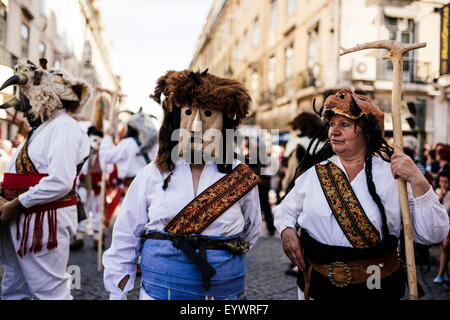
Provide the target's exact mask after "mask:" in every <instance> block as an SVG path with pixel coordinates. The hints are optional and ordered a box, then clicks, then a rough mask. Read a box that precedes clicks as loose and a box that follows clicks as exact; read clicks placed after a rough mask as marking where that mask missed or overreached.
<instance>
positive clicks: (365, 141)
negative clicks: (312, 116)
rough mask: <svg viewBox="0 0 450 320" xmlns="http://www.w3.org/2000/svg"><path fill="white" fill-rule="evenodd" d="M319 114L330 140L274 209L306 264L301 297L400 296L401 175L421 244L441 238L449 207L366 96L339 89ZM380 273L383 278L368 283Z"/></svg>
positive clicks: (299, 261)
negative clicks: (391, 141)
mask: <svg viewBox="0 0 450 320" xmlns="http://www.w3.org/2000/svg"><path fill="white" fill-rule="evenodd" d="M320 114H321V116H322V117H323V119H324V121H325V123H326V126H325V127H324V130H327V131H328V142H327V143H326V144H325V146H324V147H323V148H322V149H320V150H319V151H318V152H317V153H315V163H314V166H313V167H311V168H309V169H307V168H306V166H309V165H311V163H309V164H305V163H302V164H301V165H300V168H299V172H303V173H302V174H301V175H300V176H299V177H298V178H297V179H296V180H295V186H294V187H293V188H292V189H291V191H290V192H289V194H288V195H287V196H286V198H285V199H284V200H283V201H282V202H281V204H280V205H279V206H278V207H276V209H275V226H276V228H277V230H278V231H279V232H280V234H281V238H282V241H283V249H284V251H285V252H286V254H287V256H288V257H289V258H290V260H291V261H292V262H293V263H294V264H295V265H297V266H298V268H299V270H301V272H299V276H298V281H297V283H298V286H299V298H300V299H309V298H312V299H316V300H328V299H336V298H338V299H347V298H357V299H370V298H382V299H401V298H402V297H403V295H404V291H405V282H406V281H405V280H406V274H405V270H404V268H403V267H402V266H401V265H400V261H399V258H398V254H397V247H398V240H399V238H400V232H401V213H400V200H399V195H398V190H397V183H396V179H397V178H402V179H404V180H405V181H407V183H408V191H409V203H410V208H411V215H412V221H413V222H414V223H413V233H414V240H415V241H416V242H419V243H423V244H432V243H438V242H440V241H441V240H443V239H444V238H445V237H446V236H447V234H448V230H449V224H448V217H447V213H446V211H445V209H444V207H443V206H442V205H441V204H440V203H439V199H438V197H437V195H436V194H435V193H434V192H433V189H432V188H431V186H430V185H429V183H428V182H427V180H426V179H425V178H424V177H423V175H422V173H421V172H420V171H419V169H418V168H417V166H416V165H415V164H414V162H413V161H412V160H411V158H409V157H408V156H406V155H405V154H403V153H400V152H393V149H392V148H391V147H390V146H389V145H388V144H387V143H386V141H385V140H384V137H383V134H384V129H383V113H382V112H381V111H380V110H379V109H378V108H377V107H376V106H375V105H374V104H373V103H372V101H371V100H370V99H369V98H368V97H367V96H365V95H361V94H356V93H354V92H352V91H351V90H350V89H342V90H339V91H338V92H337V93H336V94H335V95H332V96H329V97H328V98H327V99H326V100H325V103H324V106H323V107H322V109H321V112H320ZM313 144H314V143H312V145H313ZM302 166H305V167H302ZM297 228H299V229H300V231H301V232H300V237H299V236H298V233H297V230H296V229H297ZM374 266H375V268H376V269H377V270H374V269H373V267H374ZM374 272H379V273H377V274H378V275H379V276H380V277H379V278H380V279H381V280H380V281H379V282H377V281H375V283H369V281H370V280H371V279H369V277H371V276H372V275H373V273H374ZM369 287H370V288H372V287H373V288H372V289H373V290H370V288H369Z"/></svg>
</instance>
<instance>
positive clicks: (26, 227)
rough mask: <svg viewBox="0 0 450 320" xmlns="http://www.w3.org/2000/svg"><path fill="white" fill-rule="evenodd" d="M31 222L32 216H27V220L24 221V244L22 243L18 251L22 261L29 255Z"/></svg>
mask: <svg viewBox="0 0 450 320" xmlns="http://www.w3.org/2000/svg"><path fill="white" fill-rule="evenodd" d="M30 221H31V214H27V215H26V216H25V220H24V221H23V231H22V242H21V243H20V247H19V250H18V251H17V255H18V256H19V257H20V258H22V259H23V257H24V256H25V255H26V254H27V241H28V233H29V231H30Z"/></svg>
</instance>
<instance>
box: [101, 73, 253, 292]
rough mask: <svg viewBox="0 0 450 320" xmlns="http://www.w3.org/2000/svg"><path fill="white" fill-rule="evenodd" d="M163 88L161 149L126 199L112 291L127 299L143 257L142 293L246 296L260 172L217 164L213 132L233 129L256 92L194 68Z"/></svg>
mask: <svg viewBox="0 0 450 320" xmlns="http://www.w3.org/2000/svg"><path fill="white" fill-rule="evenodd" d="M162 94H164V96H165V99H164V101H163V103H162V106H163V109H164V120H163V123H162V127H161V129H160V134H159V150H158V155H157V158H156V160H155V161H153V162H152V163H151V164H150V165H148V166H147V167H145V168H144V169H143V170H141V171H140V172H139V174H138V175H137V176H136V179H135V180H134V181H133V183H132V184H131V186H130V189H129V192H128V193H127V195H126V197H125V199H124V201H123V204H122V207H121V211H120V213H119V216H118V218H117V220H116V223H115V226H114V231H113V241H112V245H111V248H110V249H109V250H108V251H106V252H105V254H104V256H103V264H104V266H105V273H104V283H105V287H106V289H107V290H108V291H109V292H110V294H111V295H110V297H111V299H126V297H127V293H128V292H129V291H130V290H131V289H132V288H133V285H134V281H135V264H136V261H137V259H138V257H141V269H142V284H141V299H151V300H152V299H157V300H178V299H181V300H186V299H189V300H191V299H192V300H205V299H243V298H245V273H246V269H245V254H246V252H247V251H248V250H249V248H251V247H252V246H253V245H254V244H255V242H256V240H257V238H258V236H259V233H260V229H261V211H260V204H259V198H258V190H257V186H256V185H257V184H258V182H259V178H258V176H257V175H256V174H255V173H254V172H253V171H252V169H250V168H249V167H248V166H247V165H245V164H242V163H240V162H239V161H238V160H237V159H233V157H232V159H230V160H228V158H227V161H222V162H221V161H219V159H223V157H222V156H223V155H224V153H223V150H225V149H221V148H220V147H218V146H219V144H218V141H217V140H216V139H212V138H211V137H209V136H208V132H216V133H217V132H219V133H220V134H223V133H224V132H225V130H226V129H229V130H235V129H236V128H237V126H238V125H239V123H240V121H241V120H242V119H243V118H244V117H245V116H246V114H247V112H248V106H249V103H250V96H249V95H248V93H247V91H246V90H245V88H244V87H243V86H242V84H240V83H239V82H237V81H234V80H229V79H222V78H219V77H216V76H214V75H211V74H208V73H207V71H205V72H202V73H200V72H193V71H190V70H184V71H180V72H176V71H169V72H167V73H166V75H164V76H163V77H161V78H160V79H159V80H158V85H157V87H156V90H155V93H154V95H152V98H153V99H154V100H155V101H157V102H158V103H160V102H161V100H160V99H161V95H162ZM178 129H180V131H177V130H178ZM186 133H187V134H186ZM178 135H179V142H180V145H181V149H178V148H177V146H178V147H179V146H180V145H178V141H174V139H173V137H178ZM222 137H225V135H222ZM175 140H176V139H175ZM223 145H226V143H225V142H224V143H223ZM212 149H213V150H212ZM230 149H231V151H232V150H233V148H232V147H231V148H230ZM220 150H222V151H220ZM180 154H182V156H183V158H182V159H178V160H175V158H177V156H178V155H180ZM192 155H194V156H195V157H196V156H198V155H200V156H202V158H201V161H200V162H195V161H192V159H191V156H192ZM209 156H210V157H209ZM208 157H209V159H210V160H208V161H205V159H208ZM221 157H222V158H221ZM196 159H197V158H196Z"/></svg>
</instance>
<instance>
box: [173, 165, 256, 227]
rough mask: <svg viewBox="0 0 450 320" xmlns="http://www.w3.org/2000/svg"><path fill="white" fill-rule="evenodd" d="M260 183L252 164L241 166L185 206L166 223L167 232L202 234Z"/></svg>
mask: <svg viewBox="0 0 450 320" xmlns="http://www.w3.org/2000/svg"><path fill="white" fill-rule="evenodd" d="M259 182H260V179H259V177H258V176H257V175H256V174H255V173H254V172H253V170H252V169H251V168H250V167H249V166H247V165H246V164H240V165H238V166H237V167H236V168H234V169H233V171H232V172H231V173H230V174H228V175H226V176H224V177H223V178H221V179H220V180H219V181H217V182H216V183H214V184H213V185H212V186H211V187H209V188H208V189H206V190H205V191H203V192H202V193H201V194H200V195H198V196H197V197H196V198H195V199H194V200H192V201H191V202H190V203H189V204H188V205H187V206H186V207H184V209H183V210H181V211H180V213H178V214H177V215H176V217H175V218H173V219H172V220H171V221H170V222H169V224H168V225H167V226H166V228H165V230H166V232H168V233H170V234H178V235H187V234H199V233H201V232H202V231H203V230H205V229H206V227H208V226H209V225H210V224H211V223H212V222H213V221H214V220H215V219H217V218H218V217H219V216H220V215H221V214H222V213H224V212H225V211H226V210H227V209H228V208H230V207H231V206H232V205H233V204H234V203H236V202H237V201H238V200H239V199H241V198H242V197H243V196H245V195H246V194H247V193H248V192H249V191H250V190H251V189H253V187H255V186H256V185H257V184H258V183H259Z"/></svg>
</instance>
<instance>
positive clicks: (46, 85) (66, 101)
mask: <svg viewBox="0 0 450 320" xmlns="http://www.w3.org/2000/svg"><path fill="white" fill-rule="evenodd" d="M14 71H15V74H17V75H20V76H21V77H22V78H23V79H25V81H24V83H22V84H20V85H19V91H20V92H21V93H23V94H24V95H25V96H26V97H27V98H28V100H29V101H30V105H31V110H30V113H31V114H32V115H33V116H34V117H35V118H38V119H41V120H42V121H46V120H48V119H49V118H50V117H51V116H52V115H53V113H54V112H55V111H56V110H58V109H63V108H65V109H66V110H67V111H68V112H70V113H78V112H79V111H80V110H81V109H82V108H83V107H84V106H85V104H86V102H87V101H88V100H89V98H90V97H91V91H92V90H91V87H90V86H89V85H88V84H87V82H86V81H84V80H81V79H77V78H74V77H72V76H71V75H70V74H69V73H68V72H67V71H64V70H61V69H49V70H46V69H43V68H42V67H40V66H36V65H35V64H34V63H33V62H31V61H30V60H22V61H20V62H19V63H18V64H17V65H16V66H15V67H14Z"/></svg>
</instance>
